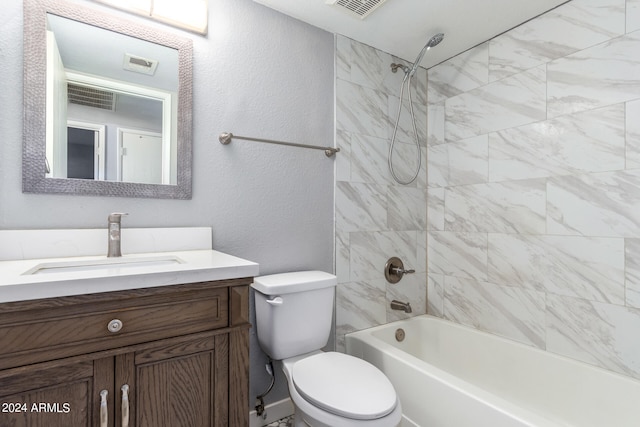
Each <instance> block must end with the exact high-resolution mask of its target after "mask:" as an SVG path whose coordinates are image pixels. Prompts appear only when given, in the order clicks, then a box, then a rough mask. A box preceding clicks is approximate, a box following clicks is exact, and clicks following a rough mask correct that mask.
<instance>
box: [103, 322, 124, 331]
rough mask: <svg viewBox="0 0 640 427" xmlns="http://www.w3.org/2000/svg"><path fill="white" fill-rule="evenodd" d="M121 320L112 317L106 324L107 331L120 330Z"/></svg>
mask: <svg viewBox="0 0 640 427" xmlns="http://www.w3.org/2000/svg"><path fill="white" fill-rule="evenodd" d="M122 326H123V325H122V320H120V319H113V320H112V321H111V322H109V324H108V325H107V329H108V330H109V332H113V333H116V332H120V330H121V329H122Z"/></svg>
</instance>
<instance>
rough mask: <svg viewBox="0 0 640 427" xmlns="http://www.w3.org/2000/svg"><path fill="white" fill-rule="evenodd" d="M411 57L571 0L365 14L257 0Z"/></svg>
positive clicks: (398, 0) (394, 5) (316, 0)
mask: <svg viewBox="0 0 640 427" xmlns="http://www.w3.org/2000/svg"><path fill="white" fill-rule="evenodd" d="M254 1H256V2H257V3H261V4H264V5H265V6H268V7H270V8H272V9H275V10H278V11H280V12H282V13H284V14H286V15H289V16H292V17H294V18H297V19H300V20H301V21H304V22H307V23H309V24H312V25H314V26H316V27H319V28H322V29H324V30H327V31H329V32H332V33H337V34H342V35H344V36H347V37H349V38H351V39H354V40H357V41H359V42H362V43H364V44H367V45H369V46H373V47H375V48H377V49H380V50H382V51H384V52H387V53H391V54H393V55H395V56H397V57H399V58H402V59H404V60H406V61H408V62H413V61H415V59H416V57H417V55H418V53H419V52H420V50H422V48H423V47H424V45H425V44H426V42H427V40H428V39H429V38H430V37H431V36H432V35H434V34H436V33H445V38H444V41H443V42H442V43H440V44H439V45H438V46H437V48H434V49H431V50H430V51H429V52H428V53H427V55H425V57H424V59H423V60H422V62H421V65H422V66H423V67H426V68H429V67H431V66H433V65H436V64H438V63H440V62H442V61H444V60H446V59H449V58H451V57H452V56H455V55H457V54H458V53H460V52H463V51H465V50H467V49H469V48H471V47H473V46H475V45H477V44H479V43H481V42H483V41H486V40H489V39H491V38H493V37H494V36H496V35H498V34H501V33H503V32H505V31H507V30H509V29H511V28H513V27H516V26H518V25H519V24H521V23H523V22H525V21H527V20H529V19H531V18H533V17H535V16H537V15H540V14H541V13H544V12H546V11H547V10H549V9H552V8H554V7H556V6H558V5H560V4H562V3H565V2H566V1H567V0H387V1H386V2H385V3H384V4H382V6H380V7H379V8H378V9H376V10H375V11H373V12H372V13H371V14H370V15H369V16H368V17H366V18H365V19H364V20H361V19H360V18H359V17H354V16H353V15H351V14H348V13H347V12H344V11H343V8H338V7H336V6H334V5H331V4H327V3H331V1H325V0H254Z"/></svg>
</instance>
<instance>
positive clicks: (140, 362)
mask: <svg viewBox="0 0 640 427" xmlns="http://www.w3.org/2000/svg"><path fill="white" fill-rule="evenodd" d="M228 354H229V351H228V336H227V334H215V333H202V334H196V335H191V336H186V337H179V338H175V339H170V340H163V341H159V342H158V343H157V345H154V346H153V347H149V348H145V349H142V350H138V351H135V352H133V353H129V354H125V355H122V356H118V357H117V358H116V388H117V389H118V390H119V389H120V387H121V386H122V385H124V384H127V385H128V386H129V390H130V395H129V405H130V419H129V427H214V426H215V427H223V426H224V427H227V426H228V382H229V381H228ZM116 412H117V413H118V414H122V412H123V411H122V410H121V409H120V408H118V406H117V409H116ZM125 412H126V411H125Z"/></svg>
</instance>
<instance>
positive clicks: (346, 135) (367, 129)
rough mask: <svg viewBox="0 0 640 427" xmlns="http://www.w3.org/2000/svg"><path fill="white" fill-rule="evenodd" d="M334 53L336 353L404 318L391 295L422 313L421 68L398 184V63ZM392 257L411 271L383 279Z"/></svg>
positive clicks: (343, 45)
mask: <svg viewBox="0 0 640 427" xmlns="http://www.w3.org/2000/svg"><path fill="white" fill-rule="evenodd" d="M336 52H337V55H336V142H337V146H338V147H340V150H341V151H340V154H339V155H338V157H337V159H336V181H337V182H336V202H335V203H336V274H337V276H338V288H337V293H336V296H337V297H336V341H337V342H336V348H337V349H338V350H342V349H344V334H346V333H348V332H352V331H355V330H360V329H365V328H369V327H372V326H377V325H380V324H383V323H387V322H390V321H393V320H398V319H400V318H403V317H407V316H409V314H405V313H404V312H399V311H392V310H391V309H390V308H389V303H390V301H391V300H393V299H398V300H401V301H409V302H410V303H411V306H412V309H413V313H412V314H411V315H418V314H424V313H425V312H426V292H427V291H426V286H427V273H426V272H427V262H426V257H427V255H426V253H427V235H426V230H427V168H426V163H427V162H426V153H427V72H426V70H424V69H420V70H419V71H418V72H417V73H416V75H415V76H414V78H413V92H412V99H413V107H414V112H415V115H416V122H417V123H416V124H417V129H418V131H417V132H418V135H419V140H420V156H421V157H422V166H421V169H420V173H419V176H418V178H417V179H416V181H415V182H414V183H412V184H410V185H407V186H403V185H400V184H397V183H395V181H394V180H393V178H392V176H391V174H390V172H389V170H388V165H387V155H388V152H389V144H390V139H391V135H392V133H393V128H394V124H395V118H396V114H397V109H398V105H399V103H400V84H401V82H402V77H403V73H402V72H398V73H395V74H394V73H392V72H391V67H390V65H391V63H394V62H396V63H397V62H402V61H401V60H400V59H398V58H395V57H393V56H391V55H389V54H387V53H384V52H381V51H379V50H376V49H374V48H371V47H369V46H366V45H364V44H361V43H359V42H356V41H353V40H350V39H348V38H346V37H343V36H337V37H336ZM402 102H403V111H402V115H401V119H400V123H399V129H398V134H397V140H396V144H395V149H394V153H393V159H394V167H395V170H396V175H398V176H399V177H400V178H401V179H403V180H407V179H409V178H411V176H412V175H413V173H414V171H415V167H416V166H417V159H416V153H417V152H416V147H415V145H414V143H413V142H412V141H413V139H412V138H413V130H412V125H411V120H410V115H409V111H408V107H409V100H408V97H407V94H406V91H405V94H404V99H403V100H402ZM442 113H444V111H442ZM442 117H444V116H442ZM485 175H486V173H485ZM392 256H397V257H400V258H401V259H402V260H403V262H404V263H405V268H413V269H415V270H416V273H415V274H412V275H406V276H405V277H404V278H403V279H402V280H401V281H400V282H399V283H398V284H396V285H391V284H389V283H387V281H386V280H385V278H384V273H383V270H384V265H385V263H386V262H387V260H388V259H389V258H390V257H392ZM639 291H640V287H639ZM639 295H640V293H639Z"/></svg>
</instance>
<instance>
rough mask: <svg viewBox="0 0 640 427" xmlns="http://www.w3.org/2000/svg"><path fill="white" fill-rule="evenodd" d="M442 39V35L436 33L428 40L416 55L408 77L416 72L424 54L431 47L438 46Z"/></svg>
mask: <svg viewBox="0 0 640 427" xmlns="http://www.w3.org/2000/svg"><path fill="white" fill-rule="evenodd" d="M442 39H444V34H443V33H438V34H436V35H434V36H433V37H431V38H430V39H429V41H428V42H427V44H425V45H424V47H423V48H422V50H421V51H420V53H419V54H418V57H417V58H416V60H415V62H414V63H413V66H412V67H411V71H409V74H408V76H409V77H411V76H413V75H414V74H415V72H416V70H417V69H418V66H419V65H420V61H422V57H423V56H424V54H425V53H426V52H427V51H428V50H429V49H431V48H432V47H434V46H437V45H439V44H440V42H441V41H442Z"/></svg>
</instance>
